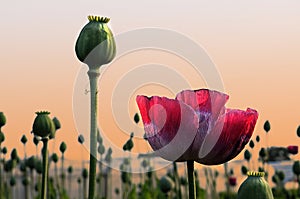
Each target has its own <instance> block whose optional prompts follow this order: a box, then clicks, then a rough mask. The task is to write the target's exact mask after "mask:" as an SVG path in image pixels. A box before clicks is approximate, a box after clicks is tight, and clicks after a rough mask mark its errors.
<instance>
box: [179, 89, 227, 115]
mask: <svg viewBox="0 0 300 199" xmlns="http://www.w3.org/2000/svg"><path fill="white" fill-rule="evenodd" d="M228 98H229V96H228V95H226V94H224V93H221V92H218V91H212V90H208V89H199V90H184V91H181V92H180V93H178V94H177V96H176V99H177V100H179V101H183V102H184V103H185V104H187V105H189V106H191V107H192V108H193V109H194V110H195V111H199V112H204V113H211V115H212V117H213V120H216V119H217V118H218V115H220V114H221V113H222V114H223V112H224V111H225V107H224V105H225V103H226V102H227V100H228Z"/></svg>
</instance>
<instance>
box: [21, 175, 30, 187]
mask: <svg viewBox="0 0 300 199" xmlns="http://www.w3.org/2000/svg"><path fill="white" fill-rule="evenodd" d="M29 183H30V179H29V178H28V177H24V178H23V179H22V184H23V186H27V185H29Z"/></svg>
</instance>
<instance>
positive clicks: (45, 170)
mask: <svg viewBox="0 0 300 199" xmlns="http://www.w3.org/2000/svg"><path fill="white" fill-rule="evenodd" d="M42 141H43V144H44V146H43V151H42V152H43V171H42V194H41V196H42V197H41V198H42V199H46V198H47V191H46V190H47V181H48V138H43V139H42Z"/></svg>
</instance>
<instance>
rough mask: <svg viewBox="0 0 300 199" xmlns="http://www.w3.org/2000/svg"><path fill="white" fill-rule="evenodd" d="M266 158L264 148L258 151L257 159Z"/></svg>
mask: <svg viewBox="0 0 300 199" xmlns="http://www.w3.org/2000/svg"><path fill="white" fill-rule="evenodd" d="M266 156H267V151H266V149H265V148H261V149H260V151H259V157H261V158H262V159H263V160H264V158H265V157H266Z"/></svg>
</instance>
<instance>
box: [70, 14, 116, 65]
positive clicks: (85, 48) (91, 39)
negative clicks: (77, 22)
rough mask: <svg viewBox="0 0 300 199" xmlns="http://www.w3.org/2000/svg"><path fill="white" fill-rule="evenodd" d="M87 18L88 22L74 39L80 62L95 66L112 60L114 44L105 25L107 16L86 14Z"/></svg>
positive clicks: (114, 54)
mask: <svg viewBox="0 0 300 199" xmlns="http://www.w3.org/2000/svg"><path fill="white" fill-rule="evenodd" d="M88 19H89V23H88V24H86V25H85V26H84V27H83V29H82V30H81V32H80V34H79V37H78V39H77V41H76V45H75V52H76V55H77V57H78V59H79V60H80V61H81V62H83V63H85V64H87V65H88V66H89V67H92V68H97V67H100V66H101V65H103V64H107V63H109V62H111V61H112V60H113V58H114V57H115V56H116V44H115V40H114V37H113V33H112V31H111V30H110V28H109V27H108V25H107V23H108V22H109V20H110V19H109V18H106V17H99V16H88Z"/></svg>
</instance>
